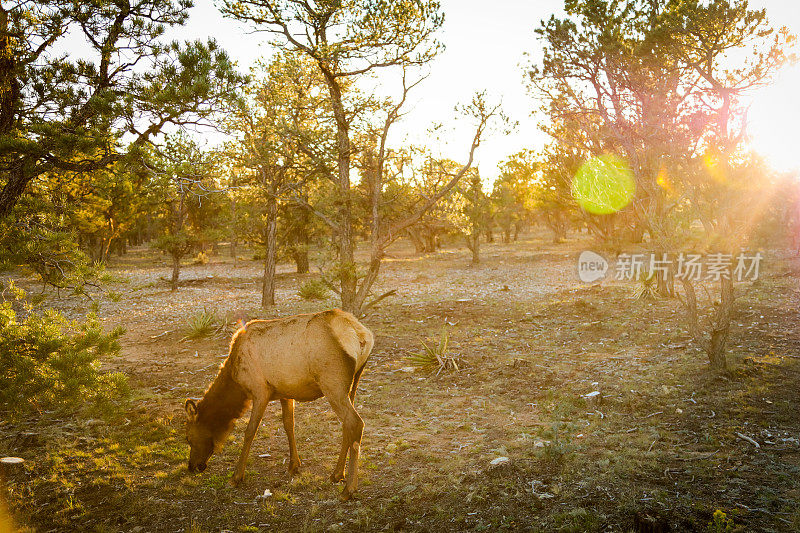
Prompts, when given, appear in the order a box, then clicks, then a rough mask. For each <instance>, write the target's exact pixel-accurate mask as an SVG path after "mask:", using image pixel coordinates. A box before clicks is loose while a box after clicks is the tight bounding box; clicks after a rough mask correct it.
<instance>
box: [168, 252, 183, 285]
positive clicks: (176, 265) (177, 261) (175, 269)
mask: <svg viewBox="0 0 800 533" xmlns="http://www.w3.org/2000/svg"><path fill="white" fill-rule="evenodd" d="M180 275H181V258H180V257H178V256H177V255H173V256H172V282H171V285H170V286H171V288H172V290H173V291H177V290H178V278H179V277H180Z"/></svg>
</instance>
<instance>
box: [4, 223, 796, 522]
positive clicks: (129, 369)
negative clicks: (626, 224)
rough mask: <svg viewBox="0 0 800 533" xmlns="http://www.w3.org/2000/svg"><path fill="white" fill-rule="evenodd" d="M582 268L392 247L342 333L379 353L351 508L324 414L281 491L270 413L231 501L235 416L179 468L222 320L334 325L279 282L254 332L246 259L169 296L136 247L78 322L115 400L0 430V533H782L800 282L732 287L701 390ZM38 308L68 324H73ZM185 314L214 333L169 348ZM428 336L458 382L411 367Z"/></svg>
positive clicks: (278, 431) (698, 376) (670, 324)
mask: <svg viewBox="0 0 800 533" xmlns="http://www.w3.org/2000/svg"><path fill="white" fill-rule="evenodd" d="M589 248H592V244H591V242H590V241H589V240H588V237H586V236H573V237H572V238H571V239H570V240H569V241H568V242H566V243H563V244H558V245H555V244H551V243H549V241H548V236H547V235H544V234H542V235H538V234H535V235H527V236H524V238H523V239H522V240H521V241H519V242H516V243H512V244H499V243H496V244H487V245H484V247H483V263H482V264H481V265H479V266H476V267H473V266H470V264H469V258H468V254H467V252H466V250H464V249H462V247H460V246H457V245H455V244H453V245H451V246H445V248H444V249H442V250H440V251H438V252H436V253H433V254H428V255H424V256H419V255H415V254H414V253H413V249H411V248H410V247H409V246H408V244H407V243H400V244H399V245H398V246H396V247H395V249H393V250H392V253H391V257H390V258H389V259H388V260H387V261H386V263H385V265H384V269H383V271H382V275H381V279H380V286H379V287H378V288H377V289H376V292H377V293H381V292H383V291H387V290H391V289H397V295H396V296H394V297H392V298H389V299H387V300H384V301H383V302H382V303H381V304H379V305H378V306H377V307H376V308H373V309H371V310H370V312H369V313H368V314H367V316H366V317H365V318H364V319H363V322H364V324H365V325H367V326H368V327H369V328H371V329H372V330H373V332H374V333H375V335H376V345H375V349H374V351H373V356H372V358H371V359H370V361H369V363H368V365H367V370H366V372H365V374H364V376H363V378H362V380H361V384H360V387H359V393H358V396H357V398H356V407H357V409H358V410H359V412H360V414H361V416H362V418H363V419H364V421H365V424H366V429H365V433H364V439H363V442H362V455H361V465H360V488H359V492H358V494H357V499H356V500H354V501H351V502H348V503H340V502H339V501H338V498H337V496H338V492H339V491H340V490H341V486H339V485H333V484H332V483H330V482H329V481H328V475H329V474H330V472H331V470H332V469H333V465H334V462H335V458H336V455H337V453H338V449H339V445H340V439H341V431H340V426H339V423H338V421H337V419H336V417H335V415H334V414H333V413H332V411H331V410H330V408H329V406H328V405H327V403H326V402H325V401H324V400H318V401H316V402H312V403H307V404H300V405H298V408H297V413H296V416H297V422H296V426H297V430H296V431H297V442H298V447H299V450H300V456H301V458H302V460H303V467H302V471H301V473H300V474H299V475H298V476H295V477H294V478H293V479H292V478H290V476H289V475H288V473H287V471H286V469H287V463H288V461H287V458H288V450H287V448H288V447H287V444H286V439H285V436H284V434H283V428H282V424H281V423H280V406H279V404H273V405H271V406H270V408H269V409H268V411H267V416H266V417H265V420H264V422H263V423H262V426H261V428H260V430H259V433H258V436H257V438H256V441H255V443H254V445H253V451H252V452H251V458H250V462H249V464H248V470H247V477H246V478H245V482H244V483H243V485H242V486H240V487H239V488H235V489H234V488H232V487H230V486H229V484H228V479H229V477H230V475H231V473H232V470H233V465H234V463H235V460H236V458H237V455H238V452H239V450H240V447H241V441H242V433H243V430H244V425H245V422H246V419H244V420H243V421H240V422H239V423H238V425H237V428H236V430H235V431H234V433H233V436H232V438H231V439H230V441H229V442H228V443H227V445H226V447H225V449H224V451H223V452H222V453H221V454H219V455H216V456H214V457H213V458H212V460H211V462H210V463H209V469H208V470H207V471H206V472H204V473H203V474H200V475H193V474H190V473H188V471H187V468H186V460H187V457H188V446H187V445H186V444H185V442H184V434H183V426H184V414H183V408H182V405H183V400H184V399H185V398H186V397H199V396H200V395H201V394H202V392H203V390H204V389H205V387H206V386H207V385H208V384H209V383H210V382H211V380H212V379H213V378H214V376H215V374H216V369H217V367H218V365H219V363H220V362H221V361H222V360H223V357H224V356H225V355H226V351H227V344H228V342H229V338H230V333H231V332H232V331H233V328H234V324H235V323H236V321H237V320H239V319H245V320H246V319H250V318H256V317H258V318H270V317H276V316H284V315H290V314H295V313H300V312H310V311H316V310H321V309H325V308H329V307H333V306H335V305H336V301H335V298H333V297H331V298H330V299H328V300H327V301H322V302H320V301H305V300H302V299H301V298H300V297H299V296H298V289H299V287H300V285H301V284H302V283H303V282H304V281H306V280H307V279H309V278H312V277H316V276H318V274H309V275H296V274H293V273H291V266H290V265H288V264H286V265H280V266H279V280H278V290H277V294H276V299H277V300H278V302H279V304H278V305H277V306H276V307H275V308H272V309H270V310H268V311H263V310H260V309H259V302H260V280H259V277H260V273H261V269H262V266H261V264H260V263H259V262H254V261H251V260H249V258H242V259H241V260H239V261H238V262H237V265H236V266H234V265H233V264H232V260H231V259H230V258H228V257H224V256H221V255H217V256H211V261H210V263H208V264H205V265H187V266H186V268H185V269H184V271H183V273H182V279H183V281H182V283H181V287H180V289H179V290H178V291H177V292H176V293H173V292H170V291H169V285H168V282H167V281H166V278H167V276H168V275H169V268H168V266H167V264H166V261H165V259H164V258H163V257H162V256H159V255H157V254H156V253H155V252H153V251H150V250H147V249H141V250H134V251H132V252H131V253H129V254H128V255H126V256H124V257H122V258H119V259H117V260H115V262H114V263H113V264H112V266H111V271H112V273H113V274H114V275H115V276H117V277H118V278H119V279H120V282H118V283H114V284H112V285H111V286H109V288H108V291H110V292H106V295H105V296H104V297H103V298H101V299H100V313H99V315H100V317H101V319H102V321H103V323H104V324H105V325H107V326H108V327H109V328H111V327H113V326H116V325H122V326H124V327H125V328H126V330H127V333H126V335H125V336H124V337H123V339H122V344H123V348H122V352H121V354H120V355H119V356H118V357H116V358H114V359H113V360H109V361H108V362H107V367H108V368H109V369H115V370H122V371H124V372H125V373H126V374H128V375H129V376H130V381H131V384H132V385H133V387H134V395H133V397H132V398H131V399H130V401H129V402H128V403H127V404H126V406H125V407H124V408H121V409H120V410H118V411H117V412H112V413H106V414H104V415H102V416H99V415H98V416H97V417H96V418H90V419H87V418H86V417H85V416H81V415H77V414H75V415H65V414H63V413H60V414H52V415H50V416H44V417H42V419H40V420H35V421H34V420H32V421H30V422H28V423H24V424H10V423H7V422H6V423H3V422H0V455H17V456H21V457H23V458H25V459H26V463H25V465H26V471H25V473H24V475H23V476H22V477H21V478H20V479H17V480H15V481H13V482H12V483H10V484H9V485H8V487H7V497H8V500H9V505H10V507H11V509H12V513H13V514H14V516H15V517H16V518H17V521H18V522H19V523H20V524H22V525H24V526H28V527H29V528H30V529H32V530H36V531H132V532H144V531H192V532H199V531H220V530H227V531H260V530H264V531H320V530H331V531H336V530H341V531H354V530H357V531H361V530H363V531H367V530H369V531H481V530H488V531H496V530H520V529H521V530H533V531H575V532H578V531H652V532H661V531H800V416H799V415H798V413H800V410H799V408H800V397H799V396H800V395H799V394H798V390H800V388H798V386H799V385H800V364H799V363H800V349H798V348H800V331H799V330H798V327H797V326H798V324H797V313H798V308H800V307H798V304H800V285H798V277H800V261H798V260H797V259H796V258H793V257H791V256H789V255H788V254H786V253H784V252H782V251H780V250H765V251H764V253H765V256H766V258H765V260H764V266H763V272H762V277H761V279H760V280H759V281H757V282H752V283H750V282H748V283H741V284H739V285H737V294H738V295H739V296H740V298H739V300H738V303H737V314H736V316H735V318H734V328H733V331H732V337H731V341H730V351H729V357H730V361H731V366H732V369H733V370H732V372H731V374H730V375H726V376H720V375H716V374H714V373H712V372H710V371H709V370H708V368H707V364H706V360H705V359H704V356H703V354H702V353H701V352H700V351H699V350H697V349H696V348H695V347H694V346H693V344H692V343H691V342H690V340H689V337H688V335H687V333H686V330H685V327H684V322H683V310H682V307H681V304H680V302H679V301H678V300H677V299H659V300H654V301H637V300H635V299H634V298H633V297H632V293H633V290H634V285H633V284H631V283H621V282H613V281H607V282H603V283H601V284H595V285H587V284H583V283H581V282H580V281H579V280H578V279H577V271H576V265H577V257H578V254H579V253H580V251H581V250H584V249H589ZM50 303H51V304H52V305H53V306H54V307H57V308H59V309H60V310H62V311H63V312H64V313H65V314H67V315H68V316H71V317H74V318H78V317H80V316H83V314H85V313H86V311H87V310H88V309H89V302H87V301H85V300H80V299H75V298H63V299H55V298H53V299H51V300H50ZM204 307H205V308H207V309H210V310H213V311H214V312H215V313H216V314H217V315H218V316H219V317H223V318H224V319H225V321H226V323H227V326H226V327H224V328H222V330H221V331H220V332H219V333H217V334H214V335H212V336H211V337H209V338H206V339H201V340H187V339H185V336H186V321H187V320H188V319H189V318H190V317H192V316H193V315H194V314H195V313H196V312H197V311H198V310H201V309H203V308H204ZM443 329H444V330H446V331H447V333H448V335H449V339H450V348H449V353H450V355H453V356H455V357H457V358H458V360H459V362H460V363H461V365H460V370H459V371H458V372H454V371H449V372H443V373H441V374H439V375H438V376H437V375H436V374H435V373H431V372H427V371H423V370H420V369H414V368H412V367H411V366H410V363H409V360H408V358H409V356H411V355H413V354H415V353H417V352H419V351H420V350H421V348H422V344H421V341H422V340H425V341H428V340H433V341H434V342H435V341H436V340H437V339H438V338H439V336H440V335H441V332H442V330H443ZM410 370H413V371H410ZM593 391H599V394H596V395H594V396H589V397H586V395H587V394H589V393H592V392H593ZM744 437H747V438H749V439H751V440H747V439H746V438H744ZM754 443H757V444H758V446H756V445H754ZM501 457H502V458H508V460H507V461H505V460H500V461H499V462H498V461H495V463H496V464H493V461H494V460H495V459H498V458H501ZM265 489H269V491H270V492H271V495H270V496H268V497H266V498H264V497H261V496H263V494H264V491H265ZM715 512H717V513H716V517H715ZM721 513H724V515H723V514H721ZM726 527H727V528H729V529H726ZM715 528H716V529H715Z"/></svg>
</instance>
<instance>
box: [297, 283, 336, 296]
mask: <svg viewBox="0 0 800 533" xmlns="http://www.w3.org/2000/svg"><path fill="white" fill-rule="evenodd" d="M298 294H299V295H300V297H301V298H302V299H304V300H324V299H325V298H327V297H328V294H330V291H329V289H328V286H327V285H325V282H323V281H322V280H319V279H310V280H308V281H306V282H305V283H303V285H302V286H301V287H300V291H299V292H298Z"/></svg>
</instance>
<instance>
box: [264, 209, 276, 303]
mask: <svg viewBox="0 0 800 533" xmlns="http://www.w3.org/2000/svg"><path fill="white" fill-rule="evenodd" d="M277 219H278V202H277V200H276V199H275V196H274V195H270V196H269V198H268V199H267V246H266V253H265V254H264V279H263V281H262V284H261V307H269V306H273V305H275V251H276V248H277V247H276V244H277V243H276V240H277V239H276V231H275V230H276V227H277Z"/></svg>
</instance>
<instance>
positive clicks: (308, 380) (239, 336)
mask: <svg viewBox="0 0 800 533" xmlns="http://www.w3.org/2000/svg"><path fill="white" fill-rule="evenodd" d="M373 343H374V337H373V335H372V332H371V331H370V330H368V329H367V328H366V327H364V326H363V325H362V324H361V322H359V321H358V320H356V318H355V317H354V316H353V315H351V314H350V313H346V312H344V311H341V310H339V309H333V310H330V311H325V312H321V313H312V314H305V315H296V316H291V317H287V318H281V319H277V320H252V321H250V322H248V323H247V324H245V326H244V327H242V328H240V329H239V330H238V331H237V332H236V333H235V334H234V335H233V340H232V341H231V348H230V354H229V355H228V357H227V359H225V362H224V363H222V366H221V367H220V370H219V373H218V374H217V377H216V378H215V379H214V382H213V383H212V384H211V386H209V387H208V389H207V390H206V392H205V394H204V396H203V398H202V399H201V400H199V401H195V400H193V399H188V400H186V403H185V406H184V407H185V409H186V415H187V417H188V423H187V425H186V440H187V441H188V443H189V446H190V452H189V470H190V471H192V472H194V471H195V470H198V471H200V472H202V471H203V470H205V469H206V465H207V463H208V459H209V458H210V457H211V455H212V454H213V453H214V452H215V451H219V450H220V449H221V448H222V445H223V444H224V442H225V440H226V439H227V437H228V435H229V434H230V433H231V431H232V430H233V426H234V423H235V421H236V419H237V418H240V417H241V416H242V415H244V413H245V411H246V410H247V408H248V406H250V405H251V404H252V411H251V414H250V422H249V423H248V424H247V429H246V430H245V433H244V444H243V445H242V453H241V455H240V456H239V462H238V463H237V465H236V470H235V472H234V474H233V477H232V478H231V483H232V484H233V485H234V486H236V485H238V484H239V483H241V482H242V480H243V479H244V471H245V463H246V462H247V457H248V454H249V453H250V445H251V444H252V442H253V438H254V437H255V435H256V430H257V429H258V426H259V424H260V423H261V418H262V417H263V416H264V410H265V409H266V408H267V404H268V403H269V402H270V401H272V400H280V401H281V407H282V410H283V427H284V429H285V430H286V436H287V437H288V439H289V454H290V457H289V472H290V473H291V474H294V473H296V472H297V470H298V469H299V468H300V457H299V456H298V454H297V445H296V444H295V440H294V402H295V400H297V401H299V402H308V401H311V400H316V399H317V398H320V397H322V396H325V397H326V398H327V399H328V402H329V403H330V404H331V407H332V408H333V410H334V412H335V413H336V415H337V416H338V417H339V420H341V421H342V430H343V437H342V448H341V452H340V454H339V460H338V462H337V463H336V467H335V468H334V470H333V474H332V475H331V481H333V482H334V483H336V482H339V481H341V480H342V479H344V469H345V462H346V460H347V454H348V451H349V453H350V463H349V465H348V468H347V481H346V484H345V487H344V490H343V491H342V499H343V500H347V499H349V498H350V497H351V496H352V495H353V493H354V492H355V490H356V487H357V485H358V455H359V451H360V448H361V435H362V433H363V430H364V422H363V421H362V420H361V417H360V416H359V415H358V413H357V412H356V409H355V407H353V403H354V401H355V395H356V388H357V387H358V380H359V379H360V378H361V373H362V372H363V371H364V365H365V364H366V362H367V359H368V358H369V355H370V352H371V351H372V346H373Z"/></svg>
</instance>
